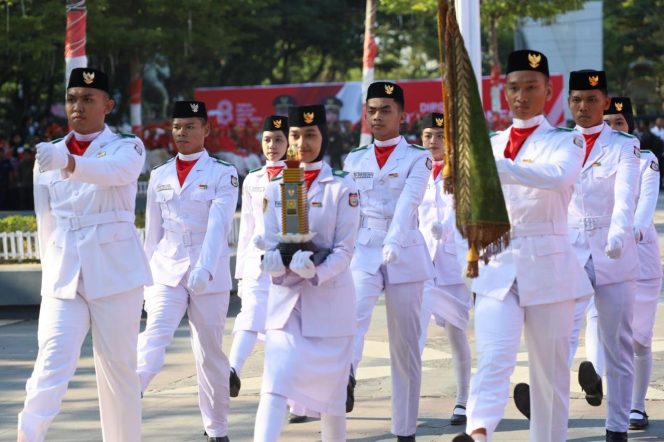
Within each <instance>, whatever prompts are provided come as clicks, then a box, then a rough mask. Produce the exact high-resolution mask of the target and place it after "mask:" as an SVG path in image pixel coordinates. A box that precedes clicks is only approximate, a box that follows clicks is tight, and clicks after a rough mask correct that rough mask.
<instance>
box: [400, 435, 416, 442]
mask: <svg viewBox="0 0 664 442" xmlns="http://www.w3.org/2000/svg"><path fill="white" fill-rule="evenodd" d="M397 442H415V435H414V434H411V435H410V436H397Z"/></svg>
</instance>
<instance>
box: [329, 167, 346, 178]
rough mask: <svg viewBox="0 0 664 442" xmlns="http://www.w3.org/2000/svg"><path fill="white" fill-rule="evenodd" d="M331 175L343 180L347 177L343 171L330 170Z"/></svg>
mask: <svg viewBox="0 0 664 442" xmlns="http://www.w3.org/2000/svg"><path fill="white" fill-rule="evenodd" d="M332 175H334V176H340V177H342V178H343V177H345V176H346V175H348V172H346V171H345V170H339V169H332Z"/></svg>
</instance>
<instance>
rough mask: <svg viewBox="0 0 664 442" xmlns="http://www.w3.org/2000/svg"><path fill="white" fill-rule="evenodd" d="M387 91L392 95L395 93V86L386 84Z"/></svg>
mask: <svg viewBox="0 0 664 442" xmlns="http://www.w3.org/2000/svg"><path fill="white" fill-rule="evenodd" d="M385 93H386V94H387V95H392V94H393V93H394V86H392V85H390V84H386V85H385Z"/></svg>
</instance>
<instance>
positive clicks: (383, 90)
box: [367, 81, 405, 107]
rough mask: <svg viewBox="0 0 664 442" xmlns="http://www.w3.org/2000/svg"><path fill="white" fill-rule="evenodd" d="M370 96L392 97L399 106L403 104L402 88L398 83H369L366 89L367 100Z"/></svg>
mask: <svg viewBox="0 0 664 442" xmlns="http://www.w3.org/2000/svg"><path fill="white" fill-rule="evenodd" d="M370 98H392V99H394V101H396V102H397V103H399V104H401V107H404V105H405V99H404V95H403V89H401V86H399V85H398V84H396V83H392V82H389V81H376V82H375V83H371V84H370V85H369V89H367V101H368V100H369V99H370Z"/></svg>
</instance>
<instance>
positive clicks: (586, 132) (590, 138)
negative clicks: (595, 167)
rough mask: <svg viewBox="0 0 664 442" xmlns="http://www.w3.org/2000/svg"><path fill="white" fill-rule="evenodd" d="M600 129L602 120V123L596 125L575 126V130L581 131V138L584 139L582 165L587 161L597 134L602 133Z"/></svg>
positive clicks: (602, 126) (602, 127)
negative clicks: (584, 153)
mask: <svg viewBox="0 0 664 442" xmlns="http://www.w3.org/2000/svg"><path fill="white" fill-rule="evenodd" d="M602 129H604V122H603V121H602V124H598V125H597V126H591V127H581V126H576V130H578V131H579V132H581V135H583V138H584V139H585V140H586V155H585V157H583V165H584V166H585V165H586V161H588V157H589V156H590V152H592V150H593V146H594V145H595V141H597V138H599V134H601V133H602Z"/></svg>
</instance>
